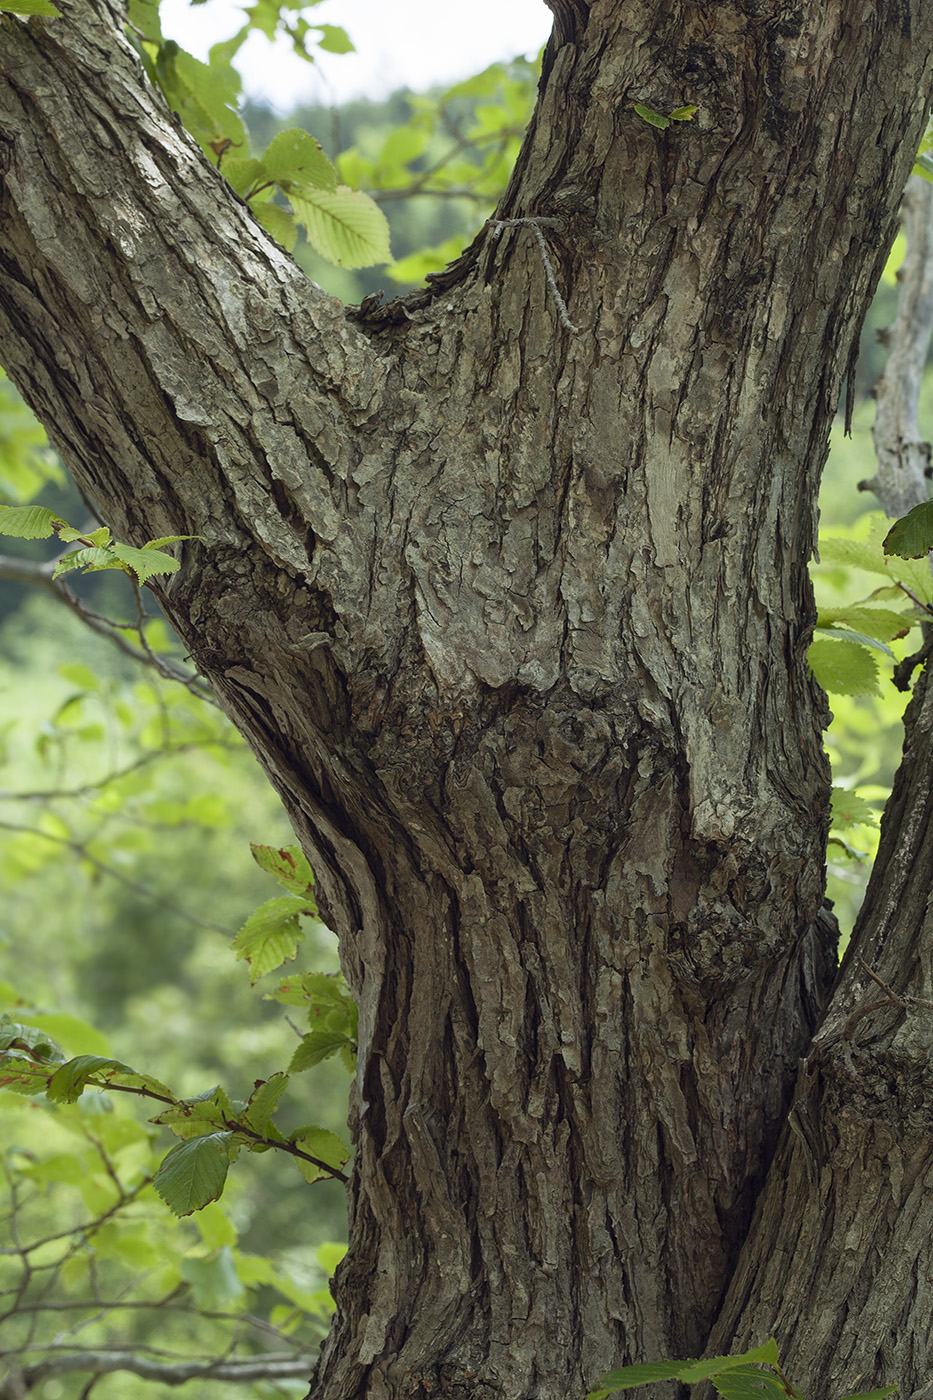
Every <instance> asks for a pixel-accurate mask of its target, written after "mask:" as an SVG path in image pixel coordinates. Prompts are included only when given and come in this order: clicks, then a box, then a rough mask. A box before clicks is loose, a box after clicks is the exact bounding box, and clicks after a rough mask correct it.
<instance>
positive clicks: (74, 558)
mask: <svg viewBox="0 0 933 1400" xmlns="http://www.w3.org/2000/svg"><path fill="white" fill-rule="evenodd" d="M119 568H122V565H121V564H120V563H118V561H117V560H116V559H115V558H114V556H113V553H112V552H111V551H110V550H109V549H101V548H99V547H98V548H94V549H72V550H69V552H68V553H67V554H63V555H62V557H61V559H59V560H58V561H57V563H56V565H55V568H54V569H53V570H52V577H53V578H60V577H61V575H62V574H68V573H70V572H71V571H72V569H87V571H88V573H92V574H94V573H99V572H100V571H101V570H102V569H119Z"/></svg>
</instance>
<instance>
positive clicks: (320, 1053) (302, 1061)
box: [288, 1031, 352, 1074]
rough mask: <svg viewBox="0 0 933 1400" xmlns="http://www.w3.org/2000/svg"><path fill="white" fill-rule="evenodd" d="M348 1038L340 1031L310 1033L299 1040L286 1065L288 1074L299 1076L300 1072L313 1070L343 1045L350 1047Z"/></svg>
mask: <svg viewBox="0 0 933 1400" xmlns="http://www.w3.org/2000/svg"><path fill="white" fill-rule="evenodd" d="M351 1044H352V1042H351V1041H350V1039H349V1037H348V1036H346V1035H343V1034H341V1032H340V1031H311V1032H310V1033H309V1034H308V1035H304V1036H302V1038H301V1044H300V1045H299V1046H298V1049H297V1050H296V1051H295V1053H294V1055H292V1058H291V1060H290V1061H289V1065H288V1072H289V1074H300V1073H301V1071H302V1070H306V1069H313V1068H314V1066H315V1065H319V1064H320V1063H321V1062H322V1061H323V1060H327V1059H330V1057H331V1055H336V1054H337V1052H338V1051H339V1050H341V1049H342V1048H343V1047H344V1046H345V1045H351Z"/></svg>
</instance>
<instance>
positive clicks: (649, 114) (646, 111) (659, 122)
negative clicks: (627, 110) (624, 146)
mask: <svg viewBox="0 0 933 1400" xmlns="http://www.w3.org/2000/svg"><path fill="white" fill-rule="evenodd" d="M635 111H636V112H637V113H638V115H639V116H640V117H641V119H642V121H645V122H647V123H648V125H649V126H656V127H657V128H658V130H659V131H666V130H667V128H668V127H669V126H670V124H671V119H670V117H665V116H662V114H661V113H660V112H656V111H655V110H654V108H653V107H646V106H645V104H644V103H643V102H636V103H635Z"/></svg>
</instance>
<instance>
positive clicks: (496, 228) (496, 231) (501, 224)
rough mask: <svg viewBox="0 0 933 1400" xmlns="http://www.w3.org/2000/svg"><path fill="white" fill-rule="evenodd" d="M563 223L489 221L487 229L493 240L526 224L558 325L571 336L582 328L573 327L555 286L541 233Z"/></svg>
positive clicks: (550, 221)
mask: <svg viewBox="0 0 933 1400" xmlns="http://www.w3.org/2000/svg"><path fill="white" fill-rule="evenodd" d="M563 222H564V220H563V219H544V218H540V219H539V218H535V219H490V220H489V225H488V227H489V228H490V229H491V230H492V236H493V238H498V237H499V235H500V234H501V233H502V230H503V229H504V228H516V227H518V226H519V225H521V224H527V225H528V226H529V228H530V229H531V231H532V233H533V234H534V236H535V238H536V239H537V240H538V250H539V252H540V253H541V261H542V262H543V263H544V275H545V277H546V278H547V284H548V286H549V287H550V289H551V291H552V292H553V294H554V300H555V301H556V302H557V315H558V317H559V319H560V323H561V325H562V326H563V327H564V329H565V330H568V331H570V333H571V335H579V334H580V331H581V330H582V327H581V326H575V325H574V324H573V322H572V321H571V319H570V312H569V311H568V310H567V303H566V302H565V301H564V298H563V297H562V296H561V294H560V289H559V288H558V286H557V278H556V277H555V276H554V269H553V267H552V266H551V259H550V258H549V257H548V252H547V245H546V243H545V241H544V234H543V233H542V232H541V228H542V226H544V227H546V228H560V227H561V226H562V225H563Z"/></svg>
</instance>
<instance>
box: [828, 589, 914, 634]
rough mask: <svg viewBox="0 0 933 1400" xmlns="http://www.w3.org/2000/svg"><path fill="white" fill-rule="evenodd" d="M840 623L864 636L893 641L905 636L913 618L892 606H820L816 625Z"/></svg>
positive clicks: (833, 626) (858, 604) (830, 626)
mask: <svg viewBox="0 0 933 1400" xmlns="http://www.w3.org/2000/svg"><path fill="white" fill-rule="evenodd" d="M902 596H903V595H902ZM840 623H842V624H844V625H845V626H846V627H851V628H853V629H854V630H855V631H857V632H860V633H861V634H862V635H864V636H865V637H866V638H869V637H870V638H874V639H875V640H876V641H878V642H893V641H895V640H896V639H897V638H898V637H906V635H907V633H908V632H909V631H910V629H911V627H912V626H914V625H915V620H914V618H912V617H909V616H908V615H907V614H905V613H900V612H895V610H894V609H893V608H868V607H865V606H864V605H863V604H861V603H857V604H855V605H854V606H851V607H843V608H820V610H819V614H818V616H817V619H816V625H817V627H824V628H835V627H836V626H838V624H840Z"/></svg>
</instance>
